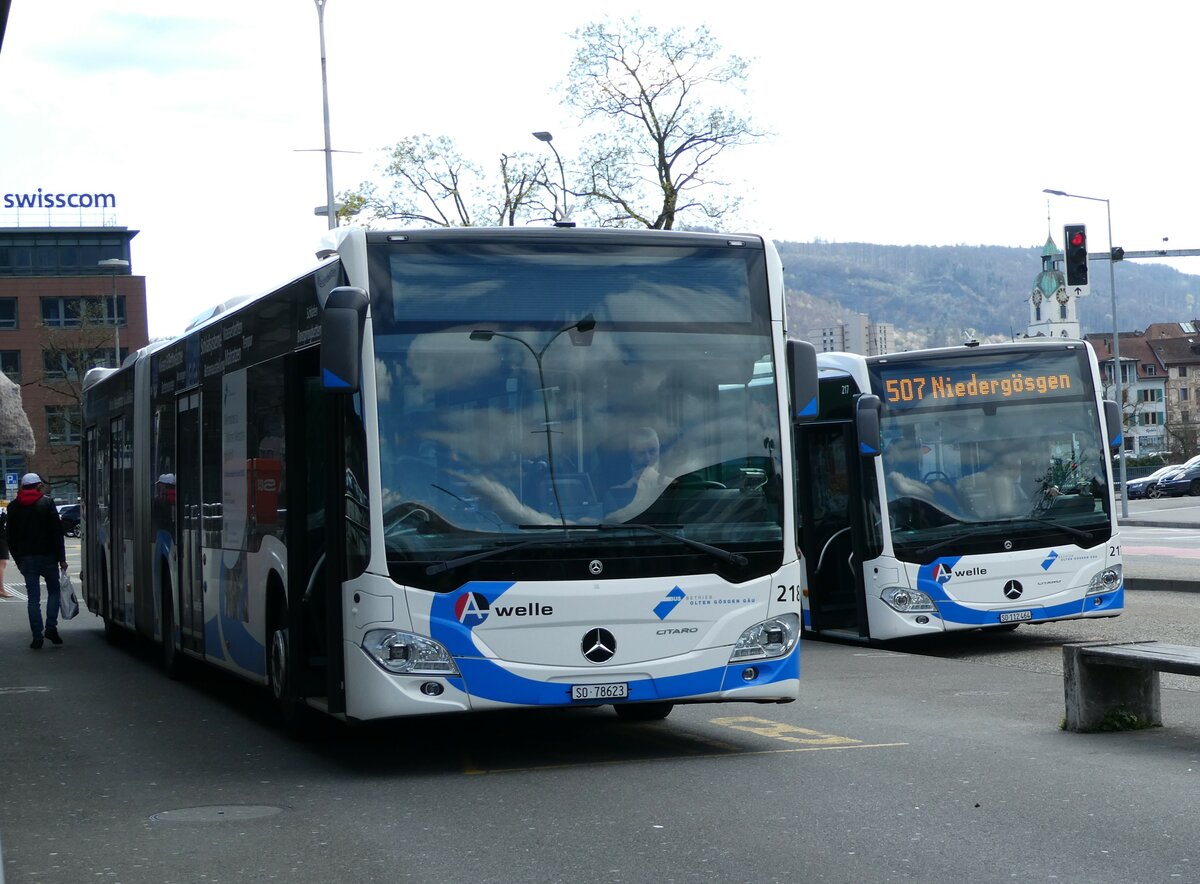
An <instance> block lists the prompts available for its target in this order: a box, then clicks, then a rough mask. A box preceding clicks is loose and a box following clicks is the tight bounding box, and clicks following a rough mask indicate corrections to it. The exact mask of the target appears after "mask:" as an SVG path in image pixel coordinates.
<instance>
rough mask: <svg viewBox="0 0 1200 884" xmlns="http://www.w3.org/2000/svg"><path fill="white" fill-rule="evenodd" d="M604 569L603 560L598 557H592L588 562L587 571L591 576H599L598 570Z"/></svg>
mask: <svg viewBox="0 0 1200 884" xmlns="http://www.w3.org/2000/svg"><path fill="white" fill-rule="evenodd" d="M603 570H604V562H602V561H600V560H599V559H592V560H591V561H590V562H588V571H589V572H590V573H591V575H592V576H593V577H599V576H600V572H601V571H603Z"/></svg>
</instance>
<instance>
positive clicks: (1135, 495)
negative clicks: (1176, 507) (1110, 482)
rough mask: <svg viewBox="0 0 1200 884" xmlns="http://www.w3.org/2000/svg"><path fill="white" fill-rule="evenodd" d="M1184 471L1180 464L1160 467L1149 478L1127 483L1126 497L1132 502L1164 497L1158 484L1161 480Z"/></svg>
mask: <svg viewBox="0 0 1200 884" xmlns="http://www.w3.org/2000/svg"><path fill="white" fill-rule="evenodd" d="M1180 469H1183V467H1182V466H1180V465H1179V464H1171V465H1169V466H1165V467H1159V468H1158V469H1157V470H1155V471H1154V472H1153V473H1151V474H1150V475H1149V476H1142V477H1140V478H1138V479H1130V480H1129V481H1128V482H1126V483H1125V496H1126V497H1128V498H1129V499H1130V500H1138V499H1140V498H1143V497H1148V498H1150V499H1151V500H1154V499H1156V498H1159V497H1162V491H1160V490H1159V488H1158V483H1159V481H1160V480H1161V479H1164V478H1166V477H1167V476H1169V475H1171V474H1172V473H1174V472H1175V471H1176V470H1180Z"/></svg>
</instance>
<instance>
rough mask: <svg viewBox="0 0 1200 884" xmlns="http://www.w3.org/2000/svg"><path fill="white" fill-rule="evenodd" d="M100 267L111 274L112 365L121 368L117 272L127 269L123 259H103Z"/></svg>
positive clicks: (127, 264) (127, 265) (127, 263)
mask: <svg viewBox="0 0 1200 884" xmlns="http://www.w3.org/2000/svg"><path fill="white" fill-rule="evenodd" d="M97 263H98V264H99V265H100V266H101V267H107V268H108V269H109V271H111V273H112V305H113V312H112V315H113V365H114V366H115V367H116V368H120V367H121V314H120V311H118V310H117V272H118V271H120V270H124V269H125V268H127V267H129V262H128V261H126V260H125V259H124V258H105V259H104V260H103V261H99V262H97Z"/></svg>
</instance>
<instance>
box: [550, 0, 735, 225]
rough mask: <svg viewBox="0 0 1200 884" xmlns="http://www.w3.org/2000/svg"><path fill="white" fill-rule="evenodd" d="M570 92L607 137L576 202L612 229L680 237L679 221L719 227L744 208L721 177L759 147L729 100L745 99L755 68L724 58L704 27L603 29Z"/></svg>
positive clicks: (579, 61) (584, 41) (594, 150)
mask: <svg viewBox="0 0 1200 884" xmlns="http://www.w3.org/2000/svg"><path fill="white" fill-rule="evenodd" d="M573 37H574V39H576V40H578V41H579V43H580V46H579V48H578V50H577V51H576V53H575V58H574V61H573V62H572V64H571V67H570V70H569V73H568V78H567V82H566V86H565V93H566V98H567V102H568V103H569V104H570V105H572V106H573V107H574V108H575V109H576V110H578V111H579V112H580V113H581V114H582V115H583V117H584V119H595V118H599V119H601V120H603V121H604V124H605V129H604V131H603V132H602V133H601V134H600V136H599V137H598V138H596V139H595V140H594V141H593V142H592V143H591V145H590V146H589V147H588V148H587V149H586V150H585V152H584V154H583V157H582V165H583V170H584V171H583V174H582V178H581V180H579V181H578V182H577V184H576V189H574V190H573V194H574V195H575V196H577V197H580V198H582V199H583V200H584V203H585V206H586V207H587V208H589V209H590V210H591V211H593V212H594V213H595V214H596V216H597V218H598V219H599V221H600V222H601V223H602V224H610V225H616V226H624V225H631V224H636V225H640V226H645V227H649V228H653V229H661V230H670V229H672V228H674V226H675V223H676V219H677V217H678V216H679V215H681V214H683V213H685V212H690V213H699V214H701V215H703V217H704V219H705V220H706V221H707V222H709V223H715V222H719V221H720V220H721V219H722V218H723V217H725V216H726V215H728V214H730V213H731V212H733V211H734V210H736V208H737V206H738V204H739V203H740V200H739V199H738V198H736V197H731V196H729V195H728V193H726V192H724V191H723V190H722V186H723V183H722V182H721V181H719V180H717V179H715V178H713V177H711V174H712V172H711V167H712V166H713V164H714V163H715V161H716V160H717V159H718V158H719V157H720V156H721V154H722V153H724V152H725V150H727V149H728V148H731V147H736V146H738V145H741V144H746V143H748V142H750V141H752V140H754V139H756V138H758V137H759V134H757V133H755V132H753V131H752V130H751V127H750V123H749V121H748V120H747V119H746V118H744V117H743V116H741V115H740V114H738V113H737V112H736V111H734V110H732V109H730V108H729V107H725V106H722V105H721V104H720V99H721V98H722V97H725V96H727V95H729V93H730V92H731V90H733V91H738V92H740V91H741V82H742V80H743V79H744V77H745V74H746V71H747V69H748V67H749V62H748V61H747V60H745V59H743V58H740V57H738V56H734V55H729V56H726V55H724V54H723V51H722V49H721V46H720V44H719V43H718V42H717V41H716V40H715V39H714V38H713V37H712V35H711V34H710V33H709V30H708V28H706V27H700V28H697V29H696V30H695V31H692V32H685V31H683V30H682V29H680V28H672V29H671V30H669V31H665V32H664V31H659V30H658V29H657V28H655V27H652V26H643V25H641V24H640V23H638V22H636V21H633V22H621V23H617V24H613V23H610V22H602V23H594V24H590V25H587V26H585V27H583V28H580V29H579V30H578V31H576V32H575V34H574V35H573Z"/></svg>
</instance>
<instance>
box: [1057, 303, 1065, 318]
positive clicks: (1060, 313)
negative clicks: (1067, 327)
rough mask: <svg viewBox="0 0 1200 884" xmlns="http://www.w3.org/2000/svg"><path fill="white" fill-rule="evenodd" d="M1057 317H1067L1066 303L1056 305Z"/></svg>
mask: <svg viewBox="0 0 1200 884" xmlns="http://www.w3.org/2000/svg"><path fill="white" fill-rule="evenodd" d="M1058 318H1059V319H1066V318H1067V305H1066V304H1059V306H1058Z"/></svg>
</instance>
